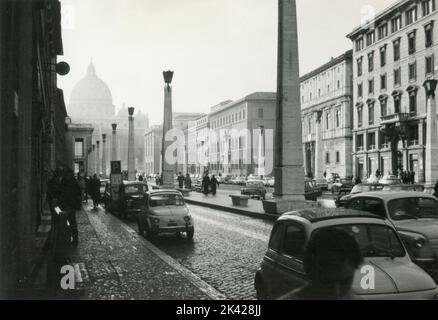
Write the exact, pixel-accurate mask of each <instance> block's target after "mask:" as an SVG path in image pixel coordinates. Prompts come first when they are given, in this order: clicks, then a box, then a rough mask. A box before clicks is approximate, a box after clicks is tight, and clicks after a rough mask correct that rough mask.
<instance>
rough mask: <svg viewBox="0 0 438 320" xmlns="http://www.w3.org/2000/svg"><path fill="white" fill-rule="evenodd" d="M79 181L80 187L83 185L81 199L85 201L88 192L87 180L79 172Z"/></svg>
mask: <svg viewBox="0 0 438 320" xmlns="http://www.w3.org/2000/svg"><path fill="white" fill-rule="evenodd" d="M78 183H79V187H81V201H82V202H84V201H85V199H86V194H87V182H86V181H85V178H84V177H83V176H82V174H81V173H78Z"/></svg>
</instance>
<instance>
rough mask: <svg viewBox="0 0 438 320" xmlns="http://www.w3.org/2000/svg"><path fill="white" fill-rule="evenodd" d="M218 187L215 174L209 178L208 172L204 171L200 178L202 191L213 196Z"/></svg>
mask: <svg viewBox="0 0 438 320" xmlns="http://www.w3.org/2000/svg"><path fill="white" fill-rule="evenodd" d="M218 187H219V181H218V180H217V179H216V176H215V175H212V177H211V179H210V177H209V175H208V173H206V174H205V175H204V178H203V179H202V193H203V194H205V195H208V194H209V193H210V192H211V194H213V195H214V196H215V195H216V191H217V188H218Z"/></svg>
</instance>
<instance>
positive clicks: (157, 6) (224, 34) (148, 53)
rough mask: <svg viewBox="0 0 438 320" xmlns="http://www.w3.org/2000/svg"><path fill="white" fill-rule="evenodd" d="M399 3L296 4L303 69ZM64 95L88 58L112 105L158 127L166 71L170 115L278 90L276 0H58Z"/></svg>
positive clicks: (339, 49) (328, 0) (319, 0)
mask: <svg viewBox="0 0 438 320" xmlns="http://www.w3.org/2000/svg"><path fill="white" fill-rule="evenodd" d="M394 2H395V0H298V1H297V7H298V9H297V11H298V28H299V29H298V32H299V46H300V71H301V74H304V73H307V72H309V71H311V70H313V69H315V68H317V67H319V66H320V65H322V64H324V63H325V62H327V61H328V60H329V59H330V58H331V57H332V56H333V57H335V56H338V55H340V54H342V53H343V52H345V51H346V50H349V49H350V48H351V47H352V45H351V42H350V41H349V40H348V39H347V38H346V37H345V35H346V34H348V33H349V32H350V31H352V30H353V28H355V27H357V26H358V25H360V23H361V21H362V20H363V18H364V17H366V16H369V15H370V14H372V12H373V11H375V12H376V13H378V12H379V11H381V10H382V9H384V8H385V7H387V6H389V5H391V4H392V3H394ZM61 3H62V5H63V41H64V57H60V58H61V60H65V61H67V62H68V63H69V64H70V66H71V72H70V74H68V75H67V76H65V77H59V86H60V88H62V89H64V91H65V97H66V102H67V104H68V103H69V99H70V92H71V90H72V88H73V86H74V85H75V83H76V82H77V81H79V80H80V79H81V78H82V77H83V76H84V75H85V72H86V68H87V66H88V64H89V62H90V59H93V63H94V65H95V67H96V70H97V74H98V76H99V77H100V78H102V79H103V80H104V81H105V82H106V83H107V84H108V86H109V87H110V89H111V92H112V94H113V103H114V105H115V106H116V109H119V108H120V107H121V106H122V104H123V103H126V104H127V105H129V106H134V107H136V108H139V109H141V110H142V111H143V112H145V113H148V114H149V117H150V120H151V123H152V124H158V123H161V122H162V109H163V94H164V93H163V85H164V83H163V77H162V71H163V70H167V69H170V70H174V71H175V75H174V79H173V110H174V111H180V112H205V113H207V112H208V111H209V108H210V107H211V106H213V105H215V104H217V103H219V102H221V101H224V100H228V99H231V100H236V99H239V98H242V97H244V96H245V95H248V94H250V93H253V92H255V91H275V90H276V72H277V70H276V66H277V3H278V1H277V0H61Z"/></svg>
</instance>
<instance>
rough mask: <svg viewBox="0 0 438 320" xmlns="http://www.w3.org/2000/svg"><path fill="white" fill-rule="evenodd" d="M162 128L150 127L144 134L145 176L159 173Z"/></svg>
mask: <svg viewBox="0 0 438 320" xmlns="http://www.w3.org/2000/svg"><path fill="white" fill-rule="evenodd" d="M162 140H163V126H151V127H150V128H149V129H148V130H147V131H146V133H145V136H144V141H145V147H144V149H145V157H144V158H145V174H146V175H152V174H157V173H161V147H162Z"/></svg>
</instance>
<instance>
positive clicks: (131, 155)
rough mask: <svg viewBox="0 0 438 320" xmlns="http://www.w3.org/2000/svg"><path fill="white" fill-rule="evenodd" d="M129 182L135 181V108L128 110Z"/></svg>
mask: <svg viewBox="0 0 438 320" xmlns="http://www.w3.org/2000/svg"><path fill="white" fill-rule="evenodd" d="M128 113H129V118H128V123H129V132H128V180H129V181H134V180H135V154H134V108H133V107H130V108H128Z"/></svg>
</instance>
